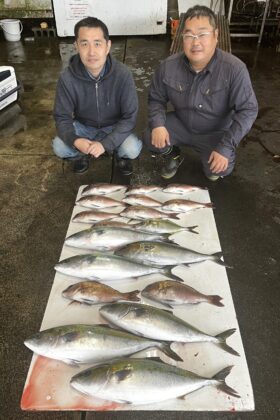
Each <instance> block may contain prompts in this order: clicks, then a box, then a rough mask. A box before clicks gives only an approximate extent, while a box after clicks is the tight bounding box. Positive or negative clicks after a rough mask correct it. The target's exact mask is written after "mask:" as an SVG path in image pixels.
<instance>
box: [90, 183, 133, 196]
mask: <svg viewBox="0 0 280 420" xmlns="http://www.w3.org/2000/svg"><path fill="white" fill-rule="evenodd" d="M126 190H127V186H126V185H117V184H104V183H96V184H90V185H87V186H86V187H85V188H84V189H83V191H82V195H92V194H95V195H105V194H112V193H115V192H118V191H122V192H125V191H126Z"/></svg>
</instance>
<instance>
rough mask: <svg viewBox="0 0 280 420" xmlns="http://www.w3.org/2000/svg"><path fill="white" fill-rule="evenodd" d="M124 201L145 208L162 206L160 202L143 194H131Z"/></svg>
mask: <svg viewBox="0 0 280 420" xmlns="http://www.w3.org/2000/svg"><path fill="white" fill-rule="evenodd" d="M122 201H123V202H124V203H127V204H131V205H133V206H135V205H140V206H145V207H160V206H161V205H162V203H161V202H160V201H158V200H155V199H153V198H151V197H148V196H147V195H141V194H130V195H128V196H127V197H125V198H123V200H122Z"/></svg>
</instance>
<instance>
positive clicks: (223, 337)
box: [215, 328, 240, 356]
mask: <svg viewBox="0 0 280 420" xmlns="http://www.w3.org/2000/svg"><path fill="white" fill-rule="evenodd" d="M235 331H236V328H231V329H229V330H226V331H224V332H222V333H221V334H217V335H216V336H215V338H217V339H218V341H219V342H218V345H219V346H220V347H221V348H222V349H223V350H225V351H227V352H228V353H230V354H233V355H234V356H240V354H239V353H238V352H237V351H236V350H234V349H233V348H232V347H230V346H229V345H228V344H227V343H226V339H227V338H228V337H230V336H231V335H232V334H233V333H235Z"/></svg>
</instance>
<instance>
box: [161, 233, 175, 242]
mask: <svg viewBox="0 0 280 420" xmlns="http://www.w3.org/2000/svg"><path fill="white" fill-rule="evenodd" d="M172 235H173V233H162V234H161V235H160V240H162V241H164V242H167V243H171V244H174V242H175V241H174V239H172V238H171V236H172Z"/></svg>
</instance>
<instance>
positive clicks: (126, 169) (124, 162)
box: [117, 159, 133, 175]
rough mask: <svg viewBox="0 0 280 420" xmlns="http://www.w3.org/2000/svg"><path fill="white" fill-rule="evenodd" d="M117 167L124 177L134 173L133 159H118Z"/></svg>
mask: <svg viewBox="0 0 280 420" xmlns="http://www.w3.org/2000/svg"><path fill="white" fill-rule="evenodd" d="M117 165H118V168H119V169H120V172H121V173H122V174H123V175H131V174H132V173H133V167H132V163H131V159H117Z"/></svg>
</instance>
